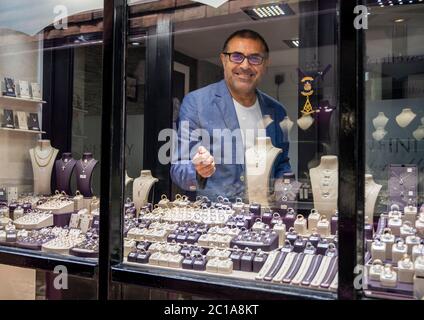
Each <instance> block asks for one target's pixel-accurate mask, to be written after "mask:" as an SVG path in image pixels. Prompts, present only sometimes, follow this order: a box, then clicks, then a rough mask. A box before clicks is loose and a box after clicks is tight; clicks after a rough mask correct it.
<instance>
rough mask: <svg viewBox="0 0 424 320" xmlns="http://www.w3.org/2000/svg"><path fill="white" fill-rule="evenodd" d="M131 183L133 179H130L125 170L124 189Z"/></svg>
mask: <svg viewBox="0 0 424 320" xmlns="http://www.w3.org/2000/svg"><path fill="white" fill-rule="evenodd" d="M131 181H134V179H133V178H131V177H130V176H129V175H128V171H127V170H125V187H126V186H128V184H129V183H130V182H131Z"/></svg>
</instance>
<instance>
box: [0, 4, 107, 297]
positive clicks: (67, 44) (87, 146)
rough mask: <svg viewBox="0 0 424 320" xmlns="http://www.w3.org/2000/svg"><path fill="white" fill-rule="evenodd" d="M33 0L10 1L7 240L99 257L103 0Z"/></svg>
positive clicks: (4, 132)
mask: <svg viewBox="0 0 424 320" xmlns="http://www.w3.org/2000/svg"><path fill="white" fill-rule="evenodd" d="M26 2H28V1H22V3H19V4H14V5H13V6H12V5H10V4H9V5H8V4H6V3H3V4H1V5H0V7H1V10H0V11H1V16H2V19H0V20H2V22H1V26H0V82H1V96H0V121H1V128H0V150H1V155H0V159H1V160H0V162H1V164H2V165H1V169H0V202H1V206H0V212H1V214H0V216H1V217H0V219H1V220H0V246H7V247H10V248H11V250H15V252H16V254H28V253H36V254H39V255H40V257H41V256H42V257H43V258H45V257H46V256H56V257H60V258H64V259H69V260H71V261H75V262H77V263H78V262H80V261H90V262H95V261H97V256H98V227H99V225H98V223H99V196H100V181H99V179H100V163H99V159H100V151H101V146H100V130H101V126H100V125H101V119H100V116H101V105H102V101H101V96H102V95H101V92H102V71H101V70H102V67H101V66H102V32H103V30H102V28H103V26H102V16H103V12H102V6H103V3H102V1H100V3H99V1H87V2H84V5H85V6H83V5H82V3H79V4H75V3H68V2H70V1H61V2H60V3H59V2H57V1H56V2H57V3H56V2H55V1H49V2H48V3H47V2H45V3H43V4H42V5H41V4H40V5H39V6H36V7H34V6H32V5H29V4H25V3H26ZM30 10H31V11H30ZM0 250H5V249H4V248H3V249H2V248H0ZM8 250H9V249H8ZM25 267H31V265H30V264H27V263H26V264H25ZM47 298H49V297H47Z"/></svg>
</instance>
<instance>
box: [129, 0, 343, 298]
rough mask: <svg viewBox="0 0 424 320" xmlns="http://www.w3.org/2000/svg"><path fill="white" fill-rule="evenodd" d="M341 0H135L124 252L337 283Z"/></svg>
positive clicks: (176, 268)
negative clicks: (144, 0) (173, 3)
mask: <svg viewBox="0 0 424 320" xmlns="http://www.w3.org/2000/svg"><path fill="white" fill-rule="evenodd" d="M224 2H225V1H224ZM337 5H338V3H337V1H326V2H325V5H324V4H323V3H322V2H320V1H292V2H290V4H287V3H285V2H278V3H275V4H273V5H263V2H260V1H229V2H225V3H224V4H222V5H221V6H220V7H218V8H217V9H215V8H213V7H210V6H206V5H200V4H199V5H197V6H192V7H190V8H184V7H182V8H176V9H175V10H171V11H167V13H158V10H162V9H165V8H166V7H167V4H166V1H157V2H154V3H149V4H144V5H143V4H140V5H133V6H130V7H129V12H130V17H131V19H130V23H129V25H130V30H129V33H128V51H127V65H126V68H127V75H128V77H127V126H126V148H125V151H126V152H125V155H126V169H127V180H126V197H127V198H128V199H127V202H126V204H125V208H124V215H125V226H124V237H125V239H124V249H125V250H124V262H125V263H127V264H129V265H131V266H134V267H138V268H139V270H143V269H144V270H145V269H146V268H147V269H149V270H153V271H158V272H159V271H163V270H166V271H167V272H170V273H172V274H175V275H176V276H178V275H181V274H184V275H192V276H193V277H194V278H196V279H199V278H200V279H214V281H215V280H217V281H222V282H225V281H227V282H226V283H228V281H231V279H238V280H243V281H245V285H246V286H253V287H255V286H257V285H267V286H269V287H270V288H271V287H273V288H274V287H276V288H277V289H278V290H281V291H284V290H286V289H287V288H291V287H293V286H296V287H299V285H300V286H301V287H302V288H304V289H305V290H311V289H312V290H318V291H321V292H323V293H324V294H328V295H330V296H332V294H331V293H332V292H335V291H336V290H337V282H338V277H337V266H338V264H337V246H338V240H337V220H338V213H337V200H338V141H337V128H338V124H337V119H338V115H337V114H338V111H337V108H336V106H337V103H338V101H337V79H338V73H337V72H338V66H337V46H336V39H337V38H338V30H337V25H338V24H337ZM161 12H163V11H161ZM317 25H320V28H322V30H325V32H324V31H322V32H321V30H318V29H317V28H316V26H317ZM245 29H249V30H250V31H243V30H245ZM237 31H238V33H236V32H237ZM230 35H233V36H232V37H230ZM226 39H229V40H228V41H227V44H226V45H225V43H226ZM274 289H275V288H274Z"/></svg>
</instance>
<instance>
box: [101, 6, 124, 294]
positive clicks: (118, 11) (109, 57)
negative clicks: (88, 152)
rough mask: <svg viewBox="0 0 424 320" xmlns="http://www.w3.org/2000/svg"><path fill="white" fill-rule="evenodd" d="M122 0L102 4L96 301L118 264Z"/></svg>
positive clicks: (107, 287)
mask: <svg viewBox="0 0 424 320" xmlns="http://www.w3.org/2000/svg"><path fill="white" fill-rule="evenodd" d="M126 26H127V11H126V1H125V0H105V1H104V31H103V109H102V156H101V203H100V215H101V216H100V252H99V299H100V300H106V299H108V298H110V297H111V296H112V293H113V290H110V289H111V285H110V284H111V283H110V279H111V277H110V270H111V268H110V267H111V266H112V265H114V264H117V263H119V262H121V257H122V237H121V236H122V225H123V216H122V214H121V212H122V207H123V200H122V197H123V195H124V186H125V184H124V177H125V175H124V164H125V159H124V150H123V148H124V146H125V113H126V112H125V111H126V108H125V55H126V29H127V28H126Z"/></svg>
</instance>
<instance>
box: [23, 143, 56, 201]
mask: <svg viewBox="0 0 424 320" xmlns="http://www.w3.org/2000/svg"><path fill="white" fill-rule="evenodd" d="M58 152H59V150H57V149H55V148H53V147H52V146H51V144H50V140H39V141H38V142H37V146H36V147H35V148H33V149H30V150H29V155H30V157H31V164H32V171H33V174H34V194H36V195H50V194H51V176H52V170H53V165H54V163H55V160H56V157H57V154H58Z"/></svg>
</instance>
